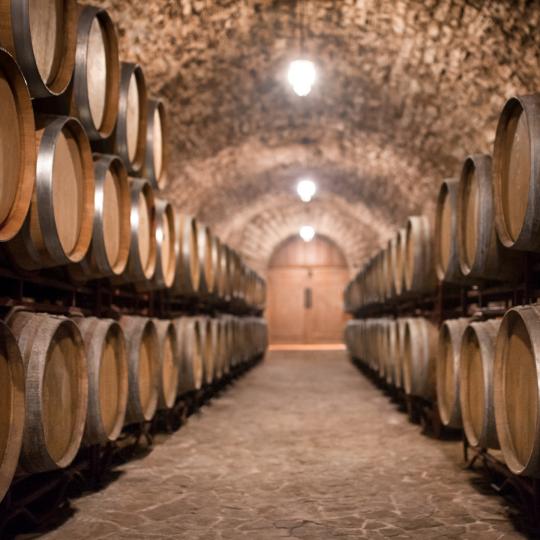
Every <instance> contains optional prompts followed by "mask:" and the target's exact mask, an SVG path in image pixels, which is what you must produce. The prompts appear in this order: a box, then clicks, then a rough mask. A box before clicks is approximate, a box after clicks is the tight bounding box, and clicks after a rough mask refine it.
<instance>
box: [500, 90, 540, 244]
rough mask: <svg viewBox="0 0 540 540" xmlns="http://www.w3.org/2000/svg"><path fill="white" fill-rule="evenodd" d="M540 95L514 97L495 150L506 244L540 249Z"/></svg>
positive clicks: (503, 118)
mask: <svg viewBox="0 0 540 540" xmlns="http://www.w3.org/2000/svg"><path fill="white" fill-rule="evenodd" d="M539 117H540V95H539V94H533V95H529V96H519V97H512V98H510V99H509V100H508V101H507V102H506V104H505V106H504V108H503V110H502V112H501V115H500V117H499V123H498V124H497V133H496V136H495V146H494V150H493V189H494V200H495V225H496V227H497V233H498V236H499V239H500V241H501V242H502V244H503V245H504V246H505V247H508V248H515V249H522V250H525V251H536V252H538V251H540V193H539V192H538V189H537V186H538V184H539V182H540V168H539V164H538V156H539V155H540V120H539Z"/></svg>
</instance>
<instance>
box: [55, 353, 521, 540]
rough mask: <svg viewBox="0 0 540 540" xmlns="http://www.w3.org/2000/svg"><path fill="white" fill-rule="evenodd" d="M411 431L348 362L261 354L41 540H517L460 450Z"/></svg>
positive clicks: (325, 356) (499, 502) (340, 357)
mask: <svg viewBox="0 0 540 540" xmlns="http://www.w3.org/2000/svg"><path fill="white" fill-rule="evenodd" d="M419 431H420V429H419V427H418V426H415V425H412V424H410V423H409V422H408V421H407V418H406V416H405V415H404V414H403V413H400V412H397V411H396V408H395V406H394V405H393V404H392V403H390V401H389V400H388V399H387V398H386V397H385V396H384V395H382V394H381V392H380V391H379V390H377V389H375V388H374V387H373V386H372V384H371V383H370V382H369V381H368V380H366V379H365V378H364V377H363V376H362V375H361V374H360V373H359V372H358V371H357V370H356V369H355V368H354V367H353V366H352V365H351V364H350V363H349V362H348V361H347V360H346V358H345V353H343V352H294V353H292V352H290V353H286V352H276V353H272V354H270V356H269V358H268V359H267V360H266V362H265V363H264V364H263V365H261V366H259V367H257V368H255V369H254V370H253V371H252V372H251V373H249V374H248V375H247V376H245V377H244V378H243V379H242V380H240V381H239V382H237V383H236V385H235V386H234V387H233V388H231V389H229V390H228V391H227V392H226V393H225V394H224V395H223V396H222V397H220V398H218V399H216V400H215V401H213V402H212V404H211V405H210V406H208V407H205V408H204V409H203V410H202V412H201V413H200V414H198V415H197V416H195V417H192V418H191V419H190V421H189V423H188V425H187V426H185V427H183V428H182V429H181V430H180V431H178V432H177V433H176V434H175V435H173V436H171V437H169V438H167V439H166V440H164V442H163V444H159V445H158V446H156V448H155V449H154V450H153V451H152V452H151V453H150V454H149V455H148V456H146V457H145V458H143V459H140V460H135V461H132V462H130V463H129V464H128V465H126V466H124V467H122V468H121V473H122V474H121V476H120V477H119V478H118V479H117V480H115V481H114V482H112V483H111V484H110V485H109V486H108V487H107V488H105V489H103V490H102V491H100V492H98V493H92V494H89V495H87V496H84V497H81V498H79V499H77V500H74V501H73V502H72V505H73V507H74V510H75V512H74V515H73V516H72V517H70V518H69V519H68V520H67V521H66V522H65V523H63V524H62V525H60V526H59V528H58V529H56V530H54V531H52V532H49V533H48V534H47V535H46V536H45V537H46V538H51V539H53V538H54V539H70V540H77V539H90V538H92V539H102V538H110V539H129V540H138V539H161V538H179V539H186V540H188V539H189V540H203V539H204V540H217V539H250V540H269V539H278V538H306V539H332V538H340V539H355V538H389V537H392V538H414V539H418V538H462V539H469V538H470V539H474V540H478V539H492V538H493V539H495V538H521V537H522V536H521V535H519V534H518V533H517V532H515V529H514V528H513V526H512V524H511V522H510V521H509V519H508V517H507V516H508V509H507V508H506V507H505V503H504V500H503V499H502V498H501V497H499V496H495V495H492V494H491V492H490V491H489V489H487V486H486V485H485V481H484V480H483V479H482V477H481V476H480V475H479V474H475V473H470V472H465V471H462V469H461V465H462V463H461V457H460V444H459V443H458V442H440V441H435V440H431V439H429V438H428V437H426V436H422V435H421V434H420V433H419Z"/></svg>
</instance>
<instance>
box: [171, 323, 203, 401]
mask: <svg viewBox="0 0 540 540" xmlns="http://www.w3.org/2000/svg"><path fill="white" fill-rule="evenodd" d="M175 325H176V331H177V334H178V340H179V342H180V351H181V358H182V363H181V365H182V369H181V371H180V382H179V384H178V393H179V394H183V393H185V392H191V391H194V390H199V389H200V388H201V387H202V384H203V377H204V367H203V357H202V341H201V329H200V322H199V320H198V319H197V318H196V317H180V318H179V319H176V321H175Z"/></svg>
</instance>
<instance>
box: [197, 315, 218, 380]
mask: <svg viewBox="0 0 540 540" xmlns="http://www.w3.org/2000/svg"><path fill="white" fill-rule="evenodd" d="M198 320H199V332H200V339H201V355H202V361H203V381H204V383H205V384H212V382H213V380H214V372H215V357H214V349H213V343H212V324H211V321H210V317H198Z"/></svg>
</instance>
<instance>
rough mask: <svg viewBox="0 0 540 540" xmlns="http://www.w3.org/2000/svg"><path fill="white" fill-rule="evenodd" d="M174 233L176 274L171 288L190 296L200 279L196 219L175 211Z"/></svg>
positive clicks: (195, 290)
mask: <svg viewBox="0 0 540 540" xmlns="http://www.w3.org/2000/svg"><path fill="white" fill-rule="evenodd" d="M175 233H176V234H175V238H176V244H175V255H176V275H175V279H174V284H173V286H172V289H173V291H174V292H175V293H177V294H182V295H186V296H191V295H194V294H196V293H197V292H198V290H199V279H200V268H199V264H200V263H199V247H198V224H197V220H196V219H195V218H193V217H192V216H189V215H188V214H183V213H181V212H176V213H175Z"/></svg>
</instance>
